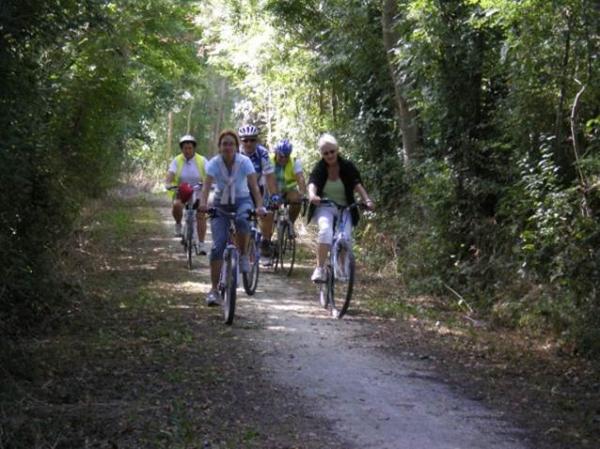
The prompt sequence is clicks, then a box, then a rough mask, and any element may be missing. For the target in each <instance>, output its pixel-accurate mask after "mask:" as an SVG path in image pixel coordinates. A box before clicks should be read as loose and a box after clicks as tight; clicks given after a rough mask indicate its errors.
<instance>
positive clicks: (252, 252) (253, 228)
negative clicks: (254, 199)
mask: <svg viewBox="0 0 600 449" xmlns="http://www.w3.org/2000/svg"><path fill="white" fill-rule="evenodd" d="M249 219H250V238H249V240H248V248H247V250H246V254H247V255H248V261H249V263H250V271H249V272H248V273H242V281H243V282H242V283H243V284H244V290H245V291H246V293H247V294H248V295H249V296H252V295H253V294H254V293H255V292H256V287H257V286H258V277H259V273H260V241H261V238H262V237H261V236H262V234H261V233H260V229H259V227H258V223H257V221H256V214H255V213H254V212H250V214H249Z"/></svg>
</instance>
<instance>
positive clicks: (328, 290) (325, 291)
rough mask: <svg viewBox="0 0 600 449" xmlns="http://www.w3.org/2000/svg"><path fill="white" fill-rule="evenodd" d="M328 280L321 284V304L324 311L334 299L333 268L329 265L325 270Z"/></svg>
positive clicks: (319, 284)
mask: <svg viewBox="0 0 600 449" xmlns="http://www.w3.org/2000/svg"><path fill="white" fill-rule="evenodd" d="M323 269H324V270H325V276H326V280H325V282H319V283H318V286H319V303H320V304H321V307H323V308H324V309H328V308H329V304H330V303H331V297H332V284H331V280H332V279H331V267H330V266H329V264H327V265H326V266H325V267H324V268H323Z"/></svg>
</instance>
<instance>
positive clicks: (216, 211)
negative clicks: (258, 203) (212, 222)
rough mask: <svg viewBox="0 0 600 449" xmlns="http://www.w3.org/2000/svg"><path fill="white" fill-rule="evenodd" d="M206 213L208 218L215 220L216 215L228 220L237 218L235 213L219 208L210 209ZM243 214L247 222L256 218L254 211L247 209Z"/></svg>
mask: <svg viewBox="0 0 600 449" xmlns="http://www.w3.org/2000/svg"><path fill="white" fill-rule="evenodd" d="M206 213H207V215H208V216H209V217H210V218H215V217H216V216H217V215H220V216H222V217H226V218H230V219H235V218H236V217H237V212H227V211H225V210H223V208H221V207H210V208H208V210H207V212H206ZM245 213H246V214H247V218H248V220H251V219H252V218H254V217H256V216H257V213H256V209H248V210H247V211H246V212H245Z"/></svg>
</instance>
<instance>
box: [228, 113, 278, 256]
mask: <svg viewBox="0 0 600 449" xmlns="http://www.w3.org/2000/svg"><path fill="white" fill-rule="evenodd" d="M258 134H259V130H258V128H257V127H256V126H254V125H244V126H242V127H240V128H239V129H238V135H239V136H240V140H241V141H242V146H241V148H240V153H242V154H245V155H246V156H248V157H249V158H250V160H251V161H252V163H253V164H254V170H255V171H256V174H257V180H258V185H259V188H260V191H261V194H262V195H263V198H266V196H267V195H266V194H267V192H268V194H269V195H270V202H271V203H275V204H277V203H279V202H280V201H281V199H280V197H279V195H278V192H279V191H278V189H277V180H276V178H275V168H274V167H273V163H272V162H271V158H270V156H269V150H267V149H266V148H265V147H264V146H262V145H260V144H259V143H258ZM268 214H269V216H271V217H272V215H273V212H269V213H268ZM271 223H272V220H271ZM260 232H261V234H262V237H263V238H262V242H261V252H262V253H263V255H264V256H266V257H270V255H271V254H270V252H271V246H270V245H271V234H272V233H273V230H272V226H270V223H269V222H268V221H265V220H260Z"/></svg>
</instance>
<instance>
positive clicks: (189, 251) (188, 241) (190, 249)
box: [183, 223, 194, 270]
mask: <svg viewBox="0 0 600 449" xmlns="http://www.w3.org/2000/svg"><path fill="white" fill-rule="evenodd" d="M193 239H194V228H193V227H192V226H190V224H189V223H187V226H186V229H185V243H184V245H183V246H184V247H185V252H186V258H187V267H188V269H190V270H191V269H192V268H193V263H192V256H193V253H194V242H193Z"/></svg>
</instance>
